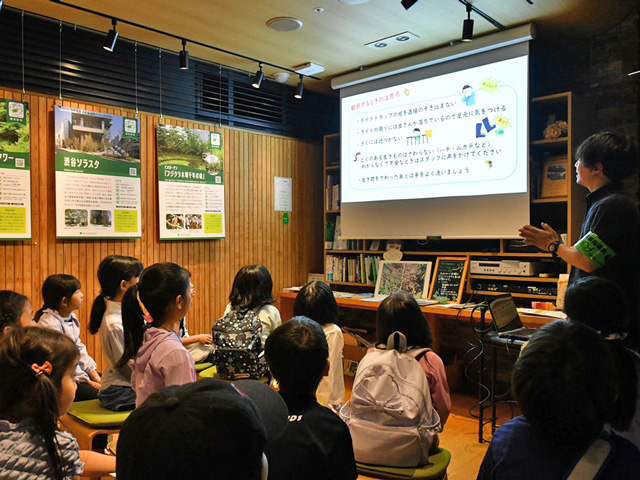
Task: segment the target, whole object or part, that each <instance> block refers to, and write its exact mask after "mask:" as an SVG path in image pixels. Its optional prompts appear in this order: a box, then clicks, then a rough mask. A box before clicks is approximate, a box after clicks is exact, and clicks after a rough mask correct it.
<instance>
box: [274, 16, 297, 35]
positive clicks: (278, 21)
mask: <svg viewBox="0 0 640 480" xmlns="http://www.w3.org/2000/svg"><path fill="white" fill-rule="evenodd" d="M267 27H269V28H270V29H271V30H275V31H276V32H293V31H295V30H299V29H301V28H302V21H301V20H298V19H297V18H293V17H275V18H271V19H269V20H267Z"/></svg>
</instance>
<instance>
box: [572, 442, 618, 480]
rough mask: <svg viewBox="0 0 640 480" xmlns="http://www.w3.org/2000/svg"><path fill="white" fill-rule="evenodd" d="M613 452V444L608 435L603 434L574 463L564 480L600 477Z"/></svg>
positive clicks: (586, 479)
mask: <svg viewBox="0 0 640 480" xmlns="http://www.w3.org/2000/svg"><path fill="white" fill-rule="evenodd" d="M612 452H613V445H612V444H611V442H610V441H609V439H608V435H607V436H605V434H601V435H600V436H599V437H598V438H596V439H595V440H594V441H593V442H591V444H590V445H589V447H588V448H587V450H586V451H585V452H584V453H583V454H582V456H581V457H580V458H579V459H578V460H577V462H576V463H574V464H573V465H572V467H571V469H570V470H569V471H568V472H567V473H566V475H565V476H564V477H563V478H564V480H592V479H596V478H599V476H600V475H599V474H600V473H601V471H602V469H603V467H604V466H605V465H606V464H607V462H608V460H609V459H610V457H611V454H612Z"/></svg>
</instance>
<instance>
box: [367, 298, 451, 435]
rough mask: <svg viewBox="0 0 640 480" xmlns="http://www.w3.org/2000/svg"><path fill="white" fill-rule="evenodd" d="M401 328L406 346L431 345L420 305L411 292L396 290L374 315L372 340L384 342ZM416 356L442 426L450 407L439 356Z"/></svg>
mask: <svg viewBox="0 0 640 480" xmlns="http://www.w3.org/2000/svg"><path fill="white" fill-rule="evenodd" d="M396 331H398V332H401V333H403V334H404V336H405V337H406V338H407V350H408V352H407V353H408V354H409V355H411V354H412V353H411V351H412V350H414V351H417V350H419V349H425V348H428V349H431V347H432V344H433V338H432V336H431V329H430V328H429V323H427V320H426V319H425V318H424V315H422V311H421V310H420V305H418V302H416V299H415V298H413V297H412V296H411V295H409V294H407V293H404V292H398V293H394V294H392V295H389V296H388V297H387V298H385V299H384V300H383V301H382V303H381V304H380V307H378V314H377V316H376V341H377V344H378V346H382V348H384V346H386V344H387V339H388V338H389V335H391V334H392V333H393V332H396ZM416 360H417V361H418V363H419V364H420V366H421V367H422V369H423V370H424V374H425V375H426V376H427V380H428V381H429V393H430V394H431V402H432V403H433V408H435V409H436V412H438V416H439V417H440V425H441V426H442V427H443V428H444V424H445V423H447V418H449V412H450V411H451V395H450V394H449V384H448V383H447V374H446V373H445V370H444V364H443V363H442V359H441V358H440V357H439V356H438V354H437V353H435V352H434V351H432V350H429V351H427V352H426V353H425V354H423V355H418V356H416Z"/></svg>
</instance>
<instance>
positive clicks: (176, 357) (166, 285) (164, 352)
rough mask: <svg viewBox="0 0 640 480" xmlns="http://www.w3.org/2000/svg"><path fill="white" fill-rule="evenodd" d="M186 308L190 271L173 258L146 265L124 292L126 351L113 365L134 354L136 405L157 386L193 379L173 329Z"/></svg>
mask: <svg viewBox="0 0 640 480" xmlns="http://www.w3.org/2000/svg"><path fill="white" fill-rule="evenodd" d="M143 307H144V310H143ZM190 307H191V274H190V273H189V271H188V270H186V269H184V268H182V267H181V266H180V265H176V264H175V263H156V264H155V265H151V266H150V267H147V268H145V269H144V271H143V272H142V274H141V275H140V281H139V282H138V283H137V284H135V285H132V286H131V287H129V288H128V289H127V291H126V292H125V294H124V297H123V299H122V324H123V326H124V353H123V354H122V358H121V359H120V360H119V361H118V363H117V364H116V367H117V368H122V367H123V366H124V365H126V364H127V362H128V361H129V360H130V359H132V362H131V370H132V372H131V386H132V387H133V390H134V391H135V393H136V407H137V406H139V405H140V404H141V403H142V402H144V401H145V400H146V398H147V397H148V396H149V395H151V394H152V393H153V392H155V391H156V390H159V389H161V388H163V387H166V386H168V385H182V384H185V383H189V382H195V381H196V369H195V368H196V367H195V363H194V361H193V358H192V357H191V355H189V352H187V350H186V349H185V348H184V346H183V345H182V341H181V340H180V337H178V334H177V333H176V329H177V326H178V323H179V322H180V319H182V318H184V316H185V315H186V314H187V312H188V311H189V308H190ZM145 311H146V312H148V315H146V314H145Z"/></svg>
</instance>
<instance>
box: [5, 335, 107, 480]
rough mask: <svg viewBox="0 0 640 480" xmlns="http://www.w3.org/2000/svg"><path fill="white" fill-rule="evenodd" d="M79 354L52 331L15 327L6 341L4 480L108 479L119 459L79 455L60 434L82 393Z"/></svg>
mask: <svg viewBox="0 0 640 480" xmlns="http://www.w3.org/2000/svg"><path fill="white" fill-rule="evenodd" d="M78 357H79V352H78V349H77V348H76V346H75V345H74V343H73V342H72V341H71V340H69V339H68V338H67V337H66V336H64V335H62V334H60V333H58V332H54V331H51V330H48V329H43V328H35V327H27V328H22V329H12V330H11V331H10V332H9V333H7V335H5V338H4V339H3V341H2V342H0V478H3V479H7V480H11V479H16V480H17V479H22V478H54V479H56V480H63V479H65V480H67V479H68V480H70V479H71V478H72V477H76V476H79V475H83V474H84V475H87V476H102V475H108V474H109V473H111V472H114V471H115V466H116V461H115V457H112V456H107V455H102V454H99V453H96V452H91V451H84V450H83V451H79V450H78V443H77V442H76V440H75V438H73V436H72V435H71V434H69V433H66V432H61V431H60V430H58V426H57V424H58V418H59V417H60V416H61V415H64V414H65V413H66V412H67V409H68V408H69V407H70V406H71V403H72V402H73V399H74V396H75V393H76V388H77V387H76V382H75V381H74V376H73V375H74V371H75V368H76V364H77V363H78Z"/></svg>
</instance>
